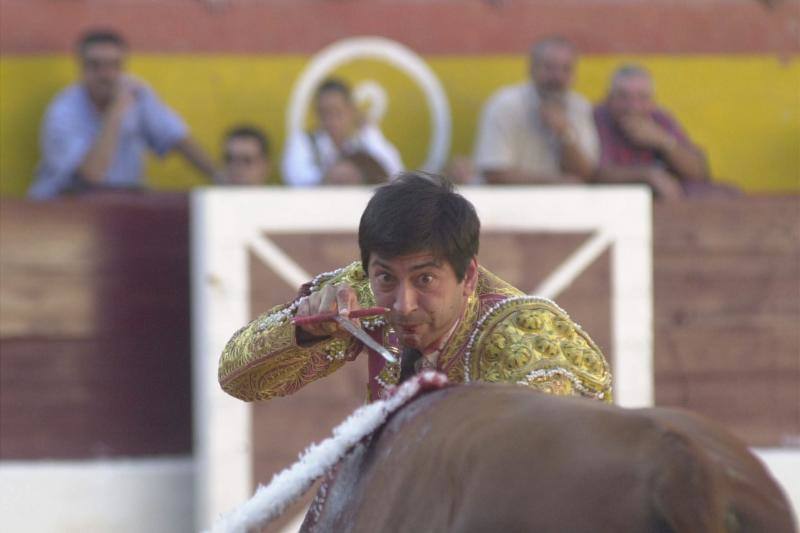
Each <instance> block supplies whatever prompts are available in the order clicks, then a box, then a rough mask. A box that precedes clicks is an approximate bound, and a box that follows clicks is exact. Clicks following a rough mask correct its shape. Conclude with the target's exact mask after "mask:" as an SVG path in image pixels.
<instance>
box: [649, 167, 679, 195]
mask: <svg viewBox="0 0 800 533" xmlns="http://www.w3.org/2000/svg"><path fill="white" fill-rule="evenodd" d="M644 176H645V180H646V181H647V183H648V184H649V185H650V186H651V187H652V188H653V190H654V191H655V193H656V196H657V197H658V198H660V199H662V200H666V201H673V200H678V199H680V198H683V196H684V194H683V187H682V186H681V183H680V180H678V178H677V177H676V176H675V175H673V174H670V173H669V172H667V171H666V170H664V169H663V168H660V167H650V168H648V169H646V170H645V172H644Z"/></svg>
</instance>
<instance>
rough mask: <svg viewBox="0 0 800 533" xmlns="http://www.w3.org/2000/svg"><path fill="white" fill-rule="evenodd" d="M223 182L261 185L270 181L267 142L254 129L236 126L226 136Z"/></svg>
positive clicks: (260, 132) (262, 134) (263, 136)
mask: <svg viewBox="0 0 800 533" xmlns="http://www.w3.org/2000/svg"><path fill="white" fill-rule="evenodd" d="M223 160H224V169H223V173H224V176H225V183H227V184H229V185H264V184H265V183H266V181H267V179H269V174H270V159H269V140H268V139H267V136H266V134H264V132H262V131H261V130H260V129H258V128H256V127H253V126H247V125H242V126H236V127H234V128H232V129H231V130H230V131H228V133H227V134H226V135H225V142H224V146H223Z"/></svg>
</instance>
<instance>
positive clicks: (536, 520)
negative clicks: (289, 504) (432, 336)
mask: <svg viewBox="0 0 800 533" xmlns="http://www.w3.org/2000/svg"><path fill="white" fill-rule="evenodd" d="M727 471H730V472H735V475H734V477H736V476H743V478H744V479H745V480H746V481H742V480H738V478H737V479H732V478H731V475H729V474H724V473H721V472H727ZM338 478H339V479H337V482H336V483H335V484H334V486H333V487H332V491H331V494H330V495H329V499H330V500H331V501H333V502H335V505H334V506H327V509H326V514H327V516H324V517H322V520H321V521H320V525H321V526H323V527H322V528H321V529H326V530H327V529H330V530H332V531H454V532H473V531H474V532H484V531H492V530H497V531H501V530H502V531H570V532H574V533H581V532H587V533H588V532H592V533H597V532H606V531H607V532H611V531H614V532H617V531H640V532H654V533H655V532H659V533H662V532H663V533H666V532H669V531H683V532H687V533H692V532H695V531H696V532H698V533H699V532H704V533H711V532H714V533H716V532H720V533H722V532H727V531H730V532H738V531H741V532H746V531H759V532H760V531H775V532H776V533H783V532H786V533H791V532H793V531H794V529H793V528H792V524H791V518H790V515H789V512H788V504H786V501H785V499H784V498H783V497H782V495H781V494H780V491H779V490H778V489H777V487H776V486H775V484H774V482H773V481H772V480H771V478H770V477H769V476H768V475H767V473H766V472H765V471H764V468H763V467H762V466H761V465H760V463H758V461H757V460H756V459H755V458H753V457H752V455H751V454H750V453H749V452H748V451H747V450H746V448H745V447H744V446H743V445H742V444H741V443H739V442H738V441H736V440H735V439H733V438H732V437H730V435H728V434H727V433H726V432H724V431H721V430H720V429H719V428H717V427H716V426H712V425H706V424H705V421H703V420H702V419H699V418H696V417H693V416H691V415H687V414H684V413H679V412H674V411H665V410H624V409H620V408H617V407H613V406H607V405H604V404H601V403H600V402H594V401H590V400H583V399H568V398H556V397H551V396H546V395H543V394H539V393H536V392H533V391H530V390H529V389H526V388H523V387H515V386H502V385H480V384H475V385H469V386H460V387H452V388H448V389H444V390H441V391H438V392H434V393H430V394H428V395H426V396H423V397H422V398H420V399H418V400H416V401H414V402H413V403H412V404H410V405H409V406H407V407H406V408H404V409H403V410H402V411H400V412H399V413H397V414H396V415H395V416H394V417H393V418H392V419H391V420H390V421H389V422H388V423H387V424H386V425H385V426H384V428H383V429H382V431H381V432H380V433H379V434H378V435H375V436H374V437H373V440H372V442H371V443H370V444H369V445H368V446H366V447H364V448H362V449H360V450H357V452H356V454H355V455H354V456H352V457H351V458H350V459H349V460H348V461H346V462H345V463H344V464H343V466H342V468H341V469H340V473H339V475H338ZM753 528H755V529H753ZM759 528H761V529H759Z"/></svg>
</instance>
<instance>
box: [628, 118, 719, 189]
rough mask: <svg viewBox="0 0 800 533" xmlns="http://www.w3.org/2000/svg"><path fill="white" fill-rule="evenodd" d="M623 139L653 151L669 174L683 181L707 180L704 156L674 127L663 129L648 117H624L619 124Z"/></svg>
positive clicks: (674, 125)
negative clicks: (656, 153)
mask: <svg viewBox="0 0 800 533" xmlns="http://www.w3.org/2000/svg"><path fill="white" fill-rule="evenodd" d="M620 127H621V128H622V130H623V132H624V133H625V136H626V137H628V139H629V140H631V141H632V142H633V143H634V144H636V145H638V146H644V147H647V148H650V149H652V150H655V151H656V152H658V153H659V155H660V156H661V157H662V158H663V159H664V161H665V162H666V163H667V166H669V168H670V170H671V171H672V172H674V173H675V174H677V175H678V176H680V177H681V178H683V179H687V180H697V181H705V180H707V179H708V164H707V163H706V158H705V155H704V154H703V153H702V152H701V151H700V150H698V149H697V148H695V147H694V146H693V145H692V144H691V142H690V141H689V140H688V138H687V137H686V135H685V134H683V132H682V131H680V129H679V127H678V126H677V123H673V124H672V126H671V128H670V129H668V127H665V126H663V125H661V124H659V123H658V122H656V121H655V120H654V119H653V118H651V117H649V116H637V115H634V116H628V117H624V118H623V119H621V121H620Z"/></svg>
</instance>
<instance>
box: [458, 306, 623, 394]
mask: <svg viewBox="0 0 800 533" xmlns="http://www.w3.org/2000/svg"><path fill="white" fill-rule="evenodd" d="M466 373H467V381H489V382H507V383H518V384H523V385H528V386H530V387H532V388H535V389H539V390H542V391H544V392H548V393H551V394H559V395H581V396H590V397H594V398H598V399H602V400H605V401H611V372H610V370H609V366H608V362H607V361H606V358H605V357H604V356H603V352H602V351H601V350H600V348H599V347H598V346H597V345H596V344H595V343H594V341H593V340H592V339H591V337H589V335H588V334H587V333H586V332H585V331H584V330H583V329H582V328H581V327H580V326H579V325H578V324H576V323H575V322H574V321H572V319H570V317H569V315H567V313H566V312H565V311H564V310H563V309H561V308H560V307H558V306H557V305H556V304H555V303H554V302H552V301H551V300H548V299H546V298H540V297H536V296H518V297H512V298H507V299H505V300H502V301H500V302H498V303H497V304H496V305H494V306H493V307H492V308H490V309H489V310H488V311H486V312H485V313H484V315H483V316H482V317H481V318H480V319H479V321H478V323H477V326H476V328H475V332H474V335H473V337H472V339H471V341H470V345H469V347H468V351H467V356H466Z"/></svg>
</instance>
